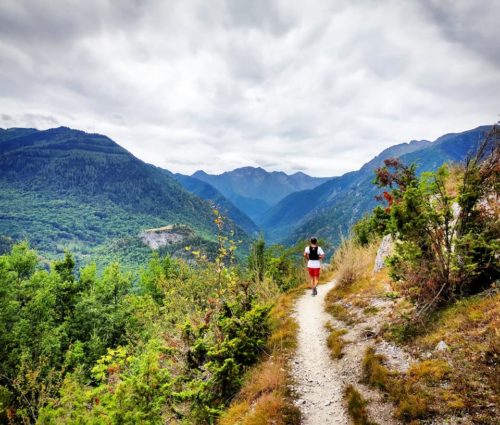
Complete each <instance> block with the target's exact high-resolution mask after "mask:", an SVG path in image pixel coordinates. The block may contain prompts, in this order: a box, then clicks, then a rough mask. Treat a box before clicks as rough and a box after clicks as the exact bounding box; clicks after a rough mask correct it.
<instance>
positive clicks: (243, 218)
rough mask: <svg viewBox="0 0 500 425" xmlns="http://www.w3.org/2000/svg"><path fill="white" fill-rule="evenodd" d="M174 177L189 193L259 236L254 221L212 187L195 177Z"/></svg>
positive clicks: (178, 175)
mask: <svg viewBox="0 0 500 425" xmlns="http://www.w3.org/2000/svg"><path fill="white" fill-rule="evenodd" d="M173 176H174V178H175V179H176V180H177V181H178V182H179V183H180V184H181V185H182V186H183V187H184V188H185V189H186V190H187V191H189V192H191V193H194V194H195V195H197V196H199V197H200V198H202V199H205V200H206V201H210V202H211V203H213V204H214V206H216V207H217V208H218V209H219V210H220V211H221V212H222V214H223V215H225V216H227V217H229V218H230V219H231V220H233V221H234V222H235V223H237V224H238V225H239V226H240V227H241V228H242V229H243V230H245V231H246V232H247V233H248V234H249V235H252V234H257V233H258V232H259V228H258V227H257V225H256V224H255V223H254V222H253V221H252V219H251V218H250V217H249V216H248V215H246V214H245V213H244V212H243V211H241V210H240V209H239V208H237V207H236V206H234V205H233V203H231V202H230V201H229V200H228V199H227V198H226V197H225V196H224V195H222V193H220V192H219V191H218V190H217V189H215V188H214V187H213V186H212V185H210V184H208V183H205V182H204V181H202V180H198V179H196V178H194V177H190V176H185V175H182V174H174V175H173Z"/></svg>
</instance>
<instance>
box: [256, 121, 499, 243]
mask: <svg viewBox="0 0 500 425" xmlns="http://www.w3.org/2000/svg"><path fill="white" fill-rule="evenodd" d="M489 128H490V127H488V126H482V127H478V128H475V129H473V130H469V131H465V132H463V133H457V134H455V133H453V134H447V135H444V136H442V137H440V138H438V139H437V140H435V141H434V142H429V141H426V140H422V141H412V142H410V143H403V144H399V145H395V146H392V147H390V148H388V149H386V150H384V151H383V152H381V153H380V154H379V155H377V156H376V157H375V158H374V159H372V160H371V161H369V162H368V163H366V164H365V165H363V167H361V169H360V170H358V171H352V172H349V173H347V174H344V175H343V176H340V177H335V178H333V179H331V180H329V181H327V182H326V183H323V184H322V185H320V186H318V187H316V188H314V189H311V190H305V191H301V192H297V193H293V194H291V195H289V196H287V197H286V198H284V199H282V200H281V201H280V202H279V203H278V204H277V205H275V206H274V207H273V208H272V209H270V210H269V211H268V212H267V213H266V214H265V216H264V217H263V218H262V221H261V223H262V226H263V228H264V229H265V231H266V234H267V235H268V236H269V237H270V239H271V240H280V241H285V242H289V243H292V242H295V241H296V240H298V239H301V238H306V237H308V236H310V235H312V234H316V235H319V236H321V237H322V238H325V239H329V240H331V241H333V242H334V243H336V242H338V241H339V239H340V236H341V235H342V234H344V235H345V234H346V232H347V231H348V229H349V228H350V226H351V225H352V224H354V223H355V222H356V221H357V220H359V219H360V218H361V217H362V216H363V215H364V214H365V213H367V212H369V211H370V210H371V209H373V208H374V206H375V205H376V204H377V201H376V200H375V195H376V194H377V193H379V190H378V188H377V187H376V186H375V185H374V184H373V183H372V182H373V179H374V170H375V169H376V168H377V167H379V166H381V165H383V161H384V159H387V158H394V157H398V158H400V159H401V160H402V161H403V162H404V163H405V164H411V163H416V164H417V171H418V172H419V173H421V172H423V171H431V170H436V169H437V168H438V167H439V166H440V165H442V164H443V163H445V162H460V161H463V160H464V159H465V158H466V156H467V155H468V154H469V153H470V152H471V151H473V150H474V148H475V147H477V145H478V144H479V142H480V141H481V140H482V138H483V136H484V133H485V132H486V131H487V130H488V129H489Z"/></svg>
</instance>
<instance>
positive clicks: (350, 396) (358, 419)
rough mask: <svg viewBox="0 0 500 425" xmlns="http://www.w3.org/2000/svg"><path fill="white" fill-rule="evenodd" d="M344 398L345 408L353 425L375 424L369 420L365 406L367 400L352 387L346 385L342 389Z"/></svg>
mask: <svg viewBox="0 0 500 425" xmlns="http://www.w3.org/2000/svg"><path fill="white" fill-rule="evenodd" d="M344 399H345V400H346V402H347V410H348V412H349V415H350V416H351V419H352V422H353V424H354V425H377V424H376V423H375V422H372V421H370V419H369V417H368V412H367V410H366V406H367V405H368V401H367V400H365V399H364V398H363V396H362V395H361V394H360V393H359V392H358V390H356V388H354V387H353V386H352V385H348V386H347V387H346V389H345V391H344Z"/></svg>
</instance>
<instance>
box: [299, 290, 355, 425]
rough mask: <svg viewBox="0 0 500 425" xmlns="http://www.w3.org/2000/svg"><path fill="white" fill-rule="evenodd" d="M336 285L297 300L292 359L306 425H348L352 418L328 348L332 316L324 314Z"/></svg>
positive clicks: (335, 365) (340, 375)
mask: <svg viewBox="0 0 500 425" xmlns="http://www.w3.org/2000/svg"><path fill="white" fill-rule="evenodd" d="M334 285H335V281H331V282H328V283H327V284H325V285H320V286H318V295H317V296H315V297H313V296H312V295H311V291H310V290H308V291H307V292H306V293H305V294H304V295H303V296H302V297H300V298H299V299H298V300H297V304H296V311H295V313H294V316H295V319H296V320H297V322H298V323H299V331H298V346H297V350H296V353H295V355H294V357H293V359H292V364H291V366H292V374H293V378H294V383H295V386H294V390H295V391H296V393H297V394H298V397H299V398H298V400H297V401H296V403H297V405H298V407H299V408H300V410H301V412H302V423H303V424H304V425H323V424H325V425H326V424H328V425H347V424H349V417H348V414H347V412H346V409H345V406H344V403H343V401H342V397H343V390H344V382H343V378H342V373H341V371H340V369H339V366H338V363H336V362H334V361H333V360H332V359H331V357H330V353H329V350H328V347H327V345H326V338H327V336H328V331H327V330H326V329H325V324H326V323H327V322H328V321H330V318H331V316H330V315H329V314H328V313H326V312H325V306H324V304H325V296H326V294H327V293H328V291H330V289H332V288H333V287H334Z"/></svg>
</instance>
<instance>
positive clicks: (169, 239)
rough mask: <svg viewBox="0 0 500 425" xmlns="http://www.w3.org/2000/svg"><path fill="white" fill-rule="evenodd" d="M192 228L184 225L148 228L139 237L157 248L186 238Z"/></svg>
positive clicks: (152, 247) (151, 246)
mask: <svg viewBox="0 0 500 425" xmlns="http://www.w3.org/2000/svg"><path fill="white" fill-rule="evenodd" d="M190 233H191V230H190V229H189V228H187V227H184V226H165V227H159V228H157V229H148V230H145V231H144V232H142V233H141V234H140V235H139V237H140V238H141V240H142V242H144V244H146V245H147V246H149V247H150V248H151V249H153V250H155V249H158V248H161V247H162V246H166V245H172V244H175V243H178V242H181V241H182V240H184V239H186V238H187V237H188V236H189V234H190Z"/></svg>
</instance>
